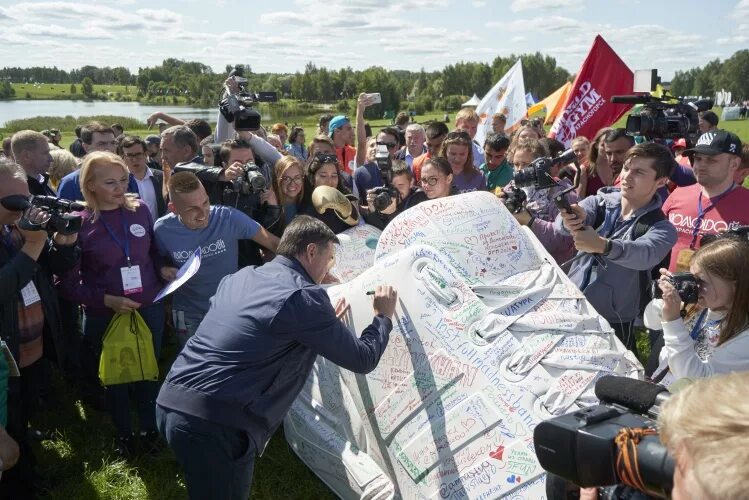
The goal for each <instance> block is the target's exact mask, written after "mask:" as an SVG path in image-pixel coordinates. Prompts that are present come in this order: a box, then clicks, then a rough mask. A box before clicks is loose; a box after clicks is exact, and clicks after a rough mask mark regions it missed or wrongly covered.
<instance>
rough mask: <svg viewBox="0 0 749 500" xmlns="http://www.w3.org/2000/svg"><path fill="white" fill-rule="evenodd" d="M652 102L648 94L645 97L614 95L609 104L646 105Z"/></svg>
mask: <svg viewBox="0 0 749 500" xmlns="http://www.w3.org/2000/svg"><path fill="white" fill-rule="evenodd" d="M651 100H652V98H651V96H650V95H649V94H645V95H614V96H611V102H613V103H614V104H647V103H649V102H650V101H651Z"/></svg>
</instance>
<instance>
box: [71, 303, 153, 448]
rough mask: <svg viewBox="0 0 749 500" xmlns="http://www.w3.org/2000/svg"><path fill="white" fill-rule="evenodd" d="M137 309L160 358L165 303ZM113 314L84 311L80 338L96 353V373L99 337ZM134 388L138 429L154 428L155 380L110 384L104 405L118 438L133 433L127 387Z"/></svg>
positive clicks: (99, 345) (100, 341)
mask: <svg viewBox="0 0 749 500" xmlns="http://www.w3.org/2000/svg"><path fill="white" fill-rule="evenodd" d="M138 312H139V313H140V315H141V316H142V317H143V320H144V321H145V322H146V325H148V328H149V329H150V330H151V335H152V337H153V351H154V354H156V359H157V360H158V359H159V351H160V350H161V337H162V335H163V333H164V305H163V304H161V303H159V304H152V305H150V306H145V307H141V308H140V309H138ZM113 316H114V313H111V314H108V315H105V316H94V315H91V314H86V315H85V317H84V320H83V340H84V342H85V343H86V344H87V345H88V348H89V349H90V350H91V351H93V352H94V353H95V356H93V359H95V360H96V362H97V367H96V370H97V371H96V373H98V360H99V357H100V356H101V346H102V340H103V338H104V332H106V330H107V326H109V322H110V321H111V320H112V317H113ZM131 387H132V388H133V390H134V391H133V392H134V393H135V400H136V402H137V404H138V419H139V421H140V430H141V432H149V431H154V430H156V417H155V415H154V411H155V406H156V395H157V394H158V392H159V384H158V382H150V381H148V382H133V383H130V384H117V385H109V386H107V387H106V395H107V406H108V409H109V414H110V416H111V417H112V420H113V421H114V426H115V428H116V429H117V434H118V435H119V436H120V437H125V436H129V435H130V434H131V433H132V426H131V423H130V395H129V392H130V388H131Z"/></svg>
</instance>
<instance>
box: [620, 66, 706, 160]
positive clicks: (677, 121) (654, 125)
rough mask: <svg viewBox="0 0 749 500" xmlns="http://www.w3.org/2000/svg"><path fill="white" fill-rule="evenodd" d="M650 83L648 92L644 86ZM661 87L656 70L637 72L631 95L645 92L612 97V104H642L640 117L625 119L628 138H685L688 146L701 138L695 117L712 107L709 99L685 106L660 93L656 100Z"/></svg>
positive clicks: (697, 118)
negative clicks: (656, 94) (654, 92)
mask: <svg viewBox="0 0 749 500" xmlns="http://www.w3.org/2000/svg"><path fill="white" fill-rule="evenodd" d="M648 81H649V82H650V86H649V89H648V86H647V83H648ZM659 83H660V78H659V77H658V73H657V71H656V70H638V71H636V72H635V88H634V89H633V91H634V92H646V93H644V94H639V95H624V96H612V97H611V102H613V103H619V104H642V106H643V109H642V110H641V111H640V112H639V113H632V114H630V115H629V117H627V126H626V129H627V134H629V135H639V136H643V137H646V138H647V139H678V138H681V137H684V138H685V139H686V140H687V142H688V144H689V145H690V146H691V145H693V144H694V143H695V142H697V139H698V138H699V136H700V129H699V124H698V121H699V116H698V114H697V113H699V112H701V111H707V110H709V109H711V108H712V107H713V101H712V99H700V100H695V101H692V102H687V101H686V100H684V99H681V98H678V97H674V96H672V95H670V94H668V93H667V92H666V91H664V92H663V95H662V97H655V96H653V95H651V94H650V92H652V91H655V90H656V88H657V85H658V84H659Z"/></svg>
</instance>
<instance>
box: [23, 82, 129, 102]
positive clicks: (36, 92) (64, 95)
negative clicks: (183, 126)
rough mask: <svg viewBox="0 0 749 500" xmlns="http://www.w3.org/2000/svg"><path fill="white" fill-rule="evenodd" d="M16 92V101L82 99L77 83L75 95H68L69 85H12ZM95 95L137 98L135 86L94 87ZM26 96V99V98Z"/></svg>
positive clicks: (80, 89)
mask: <svg viewBox="0 0 749 500" xmlns="http://www.w3.org/2000/svg"><path fill="white" fill-rule="evenodd" d="M11 85H13V88H14V89H15V91H16V99H84V96H83V90H82V88H81V84H80V83H77V84H76V85H75V88H76V90H77V92H76V94H71V93H70V84H69V83H41V84H36V85H35V84H33V83H13V84H11ZM94 93H96V94H105V95H106V94H110V93H111V94H112V95H113V96H114V95H116V94H117V93H119V94H120V95H122V96H123V97H126V96H128V97H130V98H131V99H132V100H136V99H137V98H138V87H137V85H94ZM27 94H28V97H27Z"/></svg>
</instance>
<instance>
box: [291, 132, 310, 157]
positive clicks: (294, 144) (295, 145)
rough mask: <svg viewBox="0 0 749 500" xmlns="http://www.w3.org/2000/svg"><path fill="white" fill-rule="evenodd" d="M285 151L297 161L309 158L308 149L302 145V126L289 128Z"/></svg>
mask: <svg viewBox="0 0 749 500" xmlns="http://www.w3.org/2000/svg"><path fill="white" fill-rule="evenodd" d="M286 151H288V152H289V154H290V155H292V156H293V157H294V158H296V159H298V160H299V161H302V162H306V161H307V158H309V150H308V149H307V147H306V146H305V145H304V129H303V128H302V127H294V128H292V129H291V135H289V144H288V146H286Z"/></svg>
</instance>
